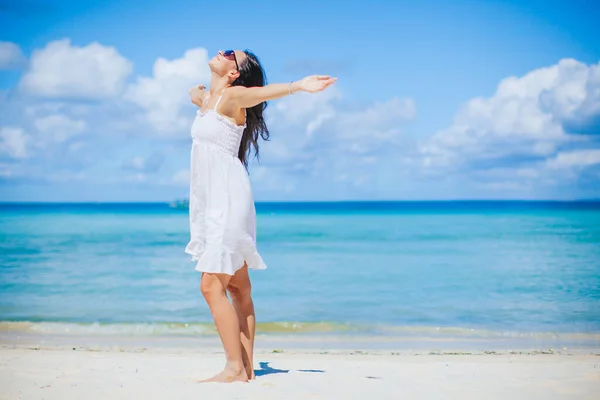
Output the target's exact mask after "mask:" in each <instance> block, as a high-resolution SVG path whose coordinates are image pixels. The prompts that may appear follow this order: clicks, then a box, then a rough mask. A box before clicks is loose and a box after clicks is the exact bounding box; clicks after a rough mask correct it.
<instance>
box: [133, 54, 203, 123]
mask: <svg viewBox="0 0 600 400" xmlns="http://www.w3.org/2000/svg"><path fill="white" fill-rule="evenodd" d="M209 79H210V70H209V68H208V53H207V51H206V49H203V48H197V49H191V50H188V51H186V52H185V53H184V55H183V57H182V58H177V59H175V60H166V59H164V58H159V59H157V60H156V62H155V63H154V68H153V76H152V77H151V78H149V77H138V78H137V80H136V82H135V83H134V84H132V85H130V86H129V88H128V89H127V92H126V94H125V97H126V99H128V100H129V101H131V102H133V103H135V104H137V105H139V106H140V107H142V108H143V109H144V110H145V111H146V112H145V113H144V114H143V116H142V117H143V118H144V119H145V120H146V121H147V122H149V123H150V124H151V125H152V126H153V127H154V129H155V130H156V131H157V132H159V133H167V134H168V133H174V132H177V133H179V132H181V131H182V130H189V128H190V124H191V120H192V114H191V113H190V114H189V115H187V116H184V115H182V110H183V109H184V107H185V106H187V105H189V104H190V100H189V94H188V92H189V88H190V87H191V86H193V85H197V84H200V83H204V84H206V83H208V81H209Z"/></svg>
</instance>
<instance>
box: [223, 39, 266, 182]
mask: <svg viewBox="0 0 600 400" xmlns="http://www.w3.org/2000/svg"><path fill="white" fill-rule="evenodd" d="M244 53H246V59H245V60H244V61H242V62H241V63H240V66H239V71H240V76H239V77H238V78H237V79H236V80H235V81H234V82H233V84H232V85H233V86H245V87H255V86H265V85H266V84H267V75H266V74H265V70H264V69H263V67H262V65H260V61H258V58H257V57H256V55H254V53H252V52H251V51H250V50H244ZM266 108H267V102H266V101H265V102H262V103H260V104H257V105H255V106H254V107H252V108H247V109H246V128H245V129H244V133H243V134H242V142H241V143H240V150H239V151H238V158H239V159H240V161H241V162H242V164H243V165H244V167H245V168H246V170H247V169H248V157H249V156H250V154H251V153H252V148H254V156H255V157H256V158H257V159H258V158H259V155H258V147H259V146H258V138H259V136H260V137H261V138H262V139H263V140H269V129H268V128H267V124H266V123H265V118H264V116H263V112H264V111H265V109H266Z"/></svg>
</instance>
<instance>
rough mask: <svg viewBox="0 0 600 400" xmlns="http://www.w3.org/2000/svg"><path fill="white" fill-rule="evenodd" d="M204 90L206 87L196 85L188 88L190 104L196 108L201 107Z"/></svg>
mask: <svg viewBox="0 0 600 400" xmlns="http://www.w3.org/2000/svg"><path fill="white" fill-rule="evenodd" d="M205 90H206V86H204V85H197V86H193V87H191V88H190V100H191V102H192V103H194V104H195V105H197V106H198V107H202V102H203V100H204V91H205Z"/></svg>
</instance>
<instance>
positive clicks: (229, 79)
mask: <svg viewBox="0 0 600 400" xmlns="http://www.w3.org/2000/svg"><path fill="white" fill-rule="evenodd" d="M208 65H209V67H210V70H211V74H212V77H211V82H210V90H208V91H205V90H204V86H198V87H194V88H192V89H191V90H190V98H191V100H192V102H193V103H194V104H196V105H197V106H198V107H199V108H200V109H199V110H198V112H197V116H196V119H195V120H194V123H193V125H192V129H191V133H192V139H193V144H192V152H191V168H190V201H189V207H190V236H191V240H190V242H189V243H188V245H187V247H186V249H185V252H186V253H188V254H191V255H192V260H194V261H196V262H197V264H196V270H197V271H201V272H202V279H201V283H200V290H201V292H202V294H203V296H204V298H205V299H206V302H207V304H208V307H209V308H210V312H211V314H212V316H213V319H214V322H215V325H216V327H217V331H218V332H219V336H220V338H221V342H222V343H223V347H224V348H225V356H226V358H227V363H226V365H225V369H224V370H223V371H222V372H221V373H219V374H217V375H216V376H214V377H212V378H210V379H207V380H205V381H203V382H234V381H247V380H248V379H254V368H253V350H254V326H255V316H254V304H253V302H252V298H251V296H250V288H251V286H250V278H249V276H248V269H249V268H252V269H265V268H266V266H265V264H264V262H263V260H262V258H261V257H260V255H259V254H258V252H257V250H256V243H255V240H256V239H255V238H256V234H255V231H256V212H255V208H254V200H253V197H252V190H251V188H250V181H249V179H248V175H247V173H246V169H245V168H248V157H249V155H250V153H251V150H252V148H254V153H255V155H258V147H259V145H258V139H259V137H262V138H263V139H264V140H267V139H268V138H269V130H268V129H267V126H266V124H265V119H264V116H263V112H264V110H265V108H266V105H267V103H266V102H267V101H268V100H273V99H277V98H280V97H284V96H286V95H291V94H292V93H295V92H298V91H305V92H310V93H314V92H318V91H321V90H324V89H325V88H327V87H328V86H330V85H332V84H333V83H334V82H335V81H336V79H333V78H330V77H329V76H308V77H306V78H304V79H302V80H300V81H297V82H291V83H289V84H286V83H278V84H271V85H266V78H265V73H264V70H263V68H262V66H261V65H260V63H259V61H258V59H257V58H256V56H255V55H254V54H252V53H251V52H250V51H240V50H227V51H219V53H218V54H217V55H216V56H215V57H213V58H212V59H211V60H210V61H209V62H208ZM227 292H229V294H230V296H231V303H230V302H229V300H228V298H227V294H226V293H227Z"/></svg>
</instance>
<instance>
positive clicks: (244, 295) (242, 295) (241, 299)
mask: <svg viewBox="0 0 600 400" xmlns="http://www.w3.org/2000/svg"><path fill="white" fill-rule="evenodd" d="M227 290H228V291H229V294H230V295H231V300H233V301H234V302H236V303H238V304H246V303H249V302H251V301H252V286H251V285H250V282H248V283H247V284H246V285H244V286H234V285H230V286H229V287H228V288H227Z"/></svg>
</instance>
